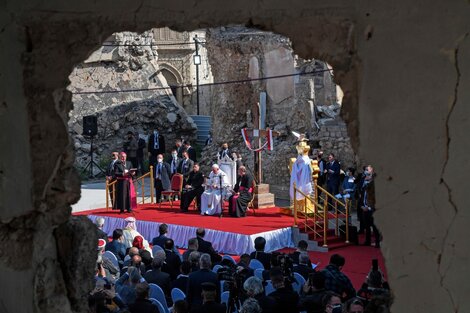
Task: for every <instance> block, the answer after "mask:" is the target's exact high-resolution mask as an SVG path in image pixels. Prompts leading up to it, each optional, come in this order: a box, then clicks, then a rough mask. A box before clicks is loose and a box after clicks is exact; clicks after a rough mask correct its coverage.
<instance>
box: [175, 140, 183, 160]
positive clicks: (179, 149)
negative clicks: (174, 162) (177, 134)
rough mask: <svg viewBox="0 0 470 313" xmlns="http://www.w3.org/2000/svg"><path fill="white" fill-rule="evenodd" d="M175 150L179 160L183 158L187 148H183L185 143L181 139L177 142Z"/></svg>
mask: <svg viewBox="0 0 470 313" xmlns="http://www.w3.org/2000/svg"><path fill="white" fill-rule="evenodd" d="M175 150H176V153H177V154H178V158H182V157H183V152H184V151H185V148H184V146H183V142H182V141H181V139H176V140H175Z"/></svg>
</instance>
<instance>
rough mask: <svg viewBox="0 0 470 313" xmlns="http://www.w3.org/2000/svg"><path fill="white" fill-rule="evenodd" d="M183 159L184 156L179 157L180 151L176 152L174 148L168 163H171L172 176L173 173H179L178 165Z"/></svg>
mask: <svg viewBox="0 0 470 313" xmlns="http://www.w3.org/2000/svg"><path fill="white" fill-rule="evenodd" d="M181 160H182V158H179V157H178V152H176V150H174V149H173V150H172V151H171V159H170V160H169V161H168V163H170V172H171V177H173V175H175V174H176V173H178V166H179V164H180V162H181ZM171 177H170V178H171Z"/></svg>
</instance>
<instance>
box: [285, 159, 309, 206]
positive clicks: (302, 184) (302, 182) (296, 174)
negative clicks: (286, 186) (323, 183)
mask: <svg viewBox="0 0 470 313" xmlns="http://www.w3.org/2000/svg"><path fill="white" fill-rule="evenodd" d="M311 163H312V160H310V158H309V157H308V156H306V155H305V156H302V155H299V156H298V157H297V160H295V162H294V165H293V166H292V173H291V175H290V198H291V199H294V183H295V186H296V187H297V189H299V190H300V191H302V192H303V193H305V194H306V195H310V194H311V193H313V187H312V168H311V167H310V164H311ZM296 198H297V199H296V200H302V199H304V198H305V197H304V196H303V195H302V194H301V193H300V192H297V197H296Z"/></svg>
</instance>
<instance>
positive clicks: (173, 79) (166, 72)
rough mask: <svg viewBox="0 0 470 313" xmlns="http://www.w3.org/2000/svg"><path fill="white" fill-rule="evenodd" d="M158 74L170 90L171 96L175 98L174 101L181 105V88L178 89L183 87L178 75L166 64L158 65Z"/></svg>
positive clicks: (181, 79)
mask: <svg viewBox="0 0 470 313" xmlns="http://www.w3.org/2000/svg"><path fill="white" fill-rule="evenodd" d="M159 66H160V72H161V73H162V75H163V77H165V79H166V82H167V84H168V86H170V88H171V92H172V93H173V96H174V97H175V98H176V101H178V103H180V104H181V105H182V104H183V90H182V89H183V87H178V86H181V85H183V78H182V77H181V75H180V73H179V72H178V71H177V70H176V69H175V68H174V67H172V66H171V65H169V64H166V63H160V64H159Z"/></svg>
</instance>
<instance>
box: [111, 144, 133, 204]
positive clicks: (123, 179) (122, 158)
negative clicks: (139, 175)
mask: <svg viewBox="0 0 470 313" xmlns="http://www.w3.org/2000/svg"><path fill="white" fill-rule="evenodd" d="M131 168H132V163H131V162H129V161H127V155H126V153H124V152H121V153H120V154H119V160H118V161H116V162H115V163H114V176H115V177H116V179H117V182H116V201H115V202H114V206H113V209H114V210H119V212H120V213H123V212H124V211H127V212H129V213H130V212H132V209H134V208H136V207H137V198H136V193H135V189H134V183H133V181H132V177H133V176H134V175H135V172H134V171H131V170H130V169H131Z"/></svg>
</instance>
